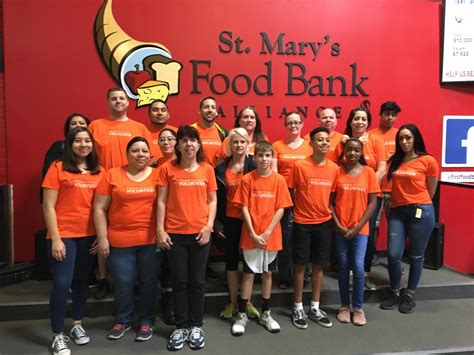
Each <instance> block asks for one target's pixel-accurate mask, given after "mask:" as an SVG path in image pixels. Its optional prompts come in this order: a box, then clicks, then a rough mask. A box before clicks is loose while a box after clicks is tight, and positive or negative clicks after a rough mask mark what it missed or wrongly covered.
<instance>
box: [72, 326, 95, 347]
mask: <svg viewBox="0 0 474 355" xmlns="http://www.w3.org/2000/svg"><path fill="white" fill-rule="evenodd" d="M69 336H70V338H71V339H72V341H73V342H74V343H75V344H76V345H85V344H88V343H89V342H90V341H91V338H89V335H87V333H86V331H85V330H84V328H83V327H82V325H81V324H75V325H74V326H73V327H72V329H71V331H70V332H69Z"/></svg>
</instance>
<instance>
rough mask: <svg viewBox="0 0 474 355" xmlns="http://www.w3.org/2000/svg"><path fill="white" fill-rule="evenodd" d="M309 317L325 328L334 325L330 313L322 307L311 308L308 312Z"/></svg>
mask: <svg viewBox="0 0 474 355" xmlns="http://www.w3.org/2000/svg"><path fill="white" fill-rule="evenodd" d="M308 317H309V319H311V320H312V321H314V322H316V323H318V324H319V325H320V326H322V327H325V328H331V327H332V322H331V320H330V319H329V318H328V315H327V314H326V312H324V311H323V310H322V309H313V308H310V309H309V313H308Z"/></svg>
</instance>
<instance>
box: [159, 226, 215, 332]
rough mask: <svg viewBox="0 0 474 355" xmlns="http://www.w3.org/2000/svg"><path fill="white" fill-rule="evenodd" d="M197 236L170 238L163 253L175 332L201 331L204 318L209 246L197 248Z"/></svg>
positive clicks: (173, 235) (188, 235) (176, 235)
mask: <svg viewBox="0 0 474 355" xmlns="http://www.w3.org/2000/svg"><path fill="white" fill-rule="evenodd" d="M196 236H197V234H170V237H171V241H172V242H173V245H172V246H171V249H169V250H166V254H167V256H168V260H169V263H170V267H171V274H172V279H173V307H174V308H173V309H174V320H175V322H176V327H177V328H188V327H193V326H195V327H201V326H202V324H203V318H204V294H205V289H204V287H205V285H206V263H207V257H208V255H209V250H210V248H211V243H210V242H209V243H207V244H206V245H202V246H201V245H199V244H198V243H197V241H196Z"/></svg>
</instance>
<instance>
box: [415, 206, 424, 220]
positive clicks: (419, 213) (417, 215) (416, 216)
mask: <svg viewBox="0 0 474 355" xmlns="http://www.w3.org/2000/svg"><path fill="white" fill-rule="evenodd" d="M422 212H423V210H422V209H421V208H417V209H416V211H415V218H418V219H420V218H421V213H422Z"/></svg>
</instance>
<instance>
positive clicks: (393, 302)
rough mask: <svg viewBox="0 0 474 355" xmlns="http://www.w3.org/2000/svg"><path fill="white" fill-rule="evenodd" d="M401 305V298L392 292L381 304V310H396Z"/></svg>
mask: <svg viewBox="0 0 474 355" xmlns="http://www.w3.org/2000/svg"><path fill="white" fill-rule="evenodd" d="M399 304H400V296H399V295H397V294H395V293H394V292H390V296H388V298H386V299H385V300H383V301H382V303H380V308H381V309H394V308H395V307H398V305H399Z"/></svg>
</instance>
